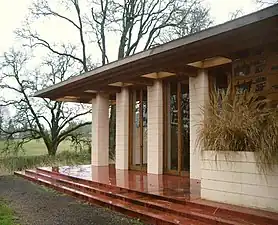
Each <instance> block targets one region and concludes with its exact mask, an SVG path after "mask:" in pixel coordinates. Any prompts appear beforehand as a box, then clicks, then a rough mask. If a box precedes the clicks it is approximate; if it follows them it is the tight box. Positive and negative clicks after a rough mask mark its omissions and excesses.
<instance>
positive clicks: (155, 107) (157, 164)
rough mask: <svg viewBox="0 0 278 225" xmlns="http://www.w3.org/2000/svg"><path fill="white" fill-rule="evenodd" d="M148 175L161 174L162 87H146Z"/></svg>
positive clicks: (155, 84) (160, 85) (156, 82)
mask: <svg viewBox="0 0 278 225" xmlns="http://www.w3.org/2000/svg"><path fill="white" fill-rule="evenodd" d="M147 146H148V147H147V149H148V155H147V160H148V171H147V172H148V173H152V174H162V173H163V85H162V81H161V80H156V81H154V85H153V86H148V144H147Z"/></svg>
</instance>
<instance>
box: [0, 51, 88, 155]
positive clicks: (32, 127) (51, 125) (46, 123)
mask: <svg viewBox="0 0 278 225" xmlns="http://www.w3.org/2000/svg"><path fill="white" fill-rule="evenodd" d="M63 52H64V54H65V55H70V54H72V49H64V51H63ZM30 62H31V59H30V57H28V56H27V54H25V53H22V52H19V51H15V50H11V51H9V52H7V53H5V54H4V56H3V58H2V60H1V63H0V65H1V67H0V69H1V78H0V81H1V83H0V87H1V89H2V90H3V91H5V92H6V93H9V94H8V95H7V96H6V97H4V98H3V99H2V101H1V106H2V107H7V106H8V107H11V109H12V110H13V111H15V112H16V114H15V116H14V117H13V118H12V123H13V124H14V125H16V126H14V129H13V130H11V129H2V131H3V132H4V133H6V135H7V145H6V147H7V148H9V147H10V145H11V144H12V146H13V147H14V148H15V150H19V149H21V148H22V147H23V145H24V144H25V143H27V142H29V141H31V140H34V139H42V140H43V142H44V144H45V146H46V148H47V150H48V154H49V155H55V154H56V152H57V149H58V146H59V144H60V143H61V142H62V141H64V140H66V139H67V138H68V137H69V136H72V133H73V132H74V131H75V130H77V129H79V128H80V127H83V126H86V125H88V124H90V122H84V120H83V119H84V118H82V117H83V116H84V115H86V114H88V113H89V112H90V110H89V109H87V108H85V107H84V106H82V105H76V106H75V107H73V106H72V105H70V106H69V105H68V104H67V103H64V102H58V101H50V100H48V99H40V100H39V99H35V98H33V97H32V95H33V94H34V92H36V91H38V90H39V89H41V88H44V87H46V86H49V85H53V84H55V83H58V82H61V81H63V80H65V79H67V78H68V76H69V69H70V68H71V67H73V66H74V63H73V60H72V58H71V57H70V56H64V55H53V54H51V55H49V56H48V57H47V58H46V59H44V60H43V62H42V63H41V64H40V68H39V70H34V71H32V70H31V71H30V70H28V69H27V68H29V67H30V64H29V63H30ZM80 120H81V121H80ZM74 121H79V123H78V124H77V125H76V126H69V124H70V123H71V122H74ZM14 137H18V139H17V141H14V140H13V139H14Z"/></svg>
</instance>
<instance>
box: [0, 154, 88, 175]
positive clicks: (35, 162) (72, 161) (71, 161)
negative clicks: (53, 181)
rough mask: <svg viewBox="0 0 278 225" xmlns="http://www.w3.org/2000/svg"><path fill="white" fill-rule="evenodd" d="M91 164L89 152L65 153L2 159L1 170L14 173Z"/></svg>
mask: <svg viewBox="0 0 278 225" xmlns="http://www.w3.org/2000/svg"><path fill="white" fill-rule="evenodd" d="M78 164H90V154H89V153H88V152H87V151H80V152H72V151H64V152H61V153H60V154H57V155H56V156H49V155H40V156H6V157H3V158H0V165H1V167H2V168H1V169H2V170H5V171H8V172H12V171H16V170H24V169H29V168H35V167H38V166H62V165H78Z"/></svg>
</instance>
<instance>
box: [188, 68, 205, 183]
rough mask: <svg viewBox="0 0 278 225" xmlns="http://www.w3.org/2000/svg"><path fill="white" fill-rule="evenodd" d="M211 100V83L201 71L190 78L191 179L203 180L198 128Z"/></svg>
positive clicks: (202, 70)
mask: <svg viewBox="0 0 278 225" xmlns="http://www.w3.org/2000/svg"><path fill="white" fill-rule="evenodd" d="M208 100H209V81H208V74H207V71H206V70H205V69H200V70H199V71H198V74H197V76H196V77H189V108H190V178H191V179H201V157H200V152H201V150H200V149H201V148H202V146H201V145H200V144H198V143H197V137H198V127H199V125H200V121H201V120H202V117H203V116H204V115H203V114H202V112H201V110H202V108H204V106H205V104H206V102H207V101H208Z"/></svg>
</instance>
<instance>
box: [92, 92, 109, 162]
mask: <svg viewBox="0 0 278 225" xmlns="http://www.w3.org/2000/svg"><path fill="white" fill-rule="evenodd" d="M92 109H93V110H92V111H93V112H92V153H91V162H92V165H93V166H108V165H109V96H108V95H107V94H103V93H98V94H97V96H96V99H93V100H92Z"/></svg>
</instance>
